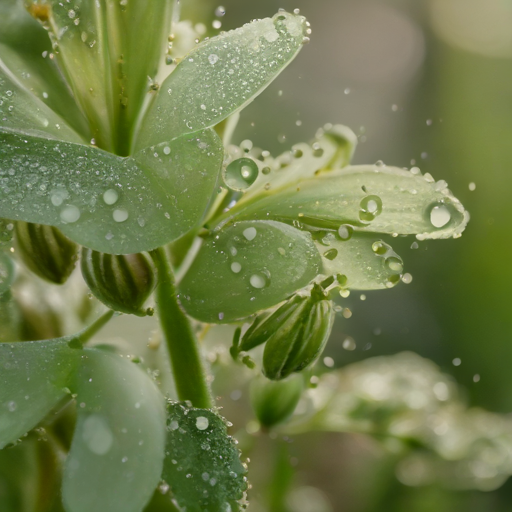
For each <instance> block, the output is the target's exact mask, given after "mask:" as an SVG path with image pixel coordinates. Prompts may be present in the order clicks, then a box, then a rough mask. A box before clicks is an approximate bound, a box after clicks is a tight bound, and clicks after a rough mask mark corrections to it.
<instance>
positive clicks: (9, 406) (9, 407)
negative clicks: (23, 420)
mask: <svg viewBox="0 0 512 512" xmlns="http://www.w3.org/2000/svg"><path fill="white" fill-rule="evenodd" d="M17 407H18V405H17V404H16V402H15V401H14V400H11V401H10V402H7V410H8V411H9V412H14V411H15V410H16V409H17Z"/></svg>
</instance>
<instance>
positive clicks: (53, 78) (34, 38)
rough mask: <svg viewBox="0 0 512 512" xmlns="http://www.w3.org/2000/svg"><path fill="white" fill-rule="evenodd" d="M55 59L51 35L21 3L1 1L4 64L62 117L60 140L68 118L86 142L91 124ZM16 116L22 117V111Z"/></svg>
mask: <svg viewBox="0 0 512 512" xmlns="http://www.w3.org/2000/svg"><path fill="white" fill-rule="evenodd" d="M51 57H52V47H51V44H50V39H49V38H48V33H47V32H46V30H44V29H43V28H42V27H41V26H40V24H39V23H38V22H37V21H36V20H35V19H34V18H33V17H32V16H30V14H29V13H28V12H27V10H26V9H25V8H24V7H23V3H22V2H21V1H19V0H3V1H2V2H0V59H1V60H2V61H3V65H4V66H5V67H7V68H8V69H9V71H10V73H12V75H14V77H16V79H17V83H18V85H21V86H22V87H23V88H24V89H25V90H26V91H29V92H31V93H32V94H34V95H35V96H37V98H38V99H39V100H40V101H42V102H43V103H45V104H46V105H47V106H48V107H50V108H51V109H52V110H53V111H54V112H55V113H56V114H57V115H58V116H60V118H61V120H60V121H55V123H59V124H60V125H61V131H60V132H59V138H61V139H65V138H66V133H65V132H64V131H63V130H64V126H63V124H64V122H63V121H62V119H66V121H67V122H68V123H69V124H70V125H71V126H72V127H73V128H74V129H75V130H76V131H77V132H79V133H81V134H83V136H84V137H85V139H86V140H90V138H91V135H90V134H89V128H88V126H87V121H86V120H85V118H84V116H83V114H82V113H81V112H80V110H79V108H78V106H77V105H76V103H75V100H74V98H73V96H72V94H71V91H70V89H69V86H68V85H67V83H66V81H65V80H64V78H63V76H62V74H61V72H60V70H59V69H58V67H57V64H56V61H55V59H54V58H51ZM36 103H37V102H36ZM37 104H38V105H39V103H37ZM14 115H15V116H17V115H19V112H16V113H15V114H14ZM55 123H54V124H55ZM0 125H2V123H0ZM75 137H76V135H75ZM68 140H76V139H75V138H72V139H68Z"/></svg>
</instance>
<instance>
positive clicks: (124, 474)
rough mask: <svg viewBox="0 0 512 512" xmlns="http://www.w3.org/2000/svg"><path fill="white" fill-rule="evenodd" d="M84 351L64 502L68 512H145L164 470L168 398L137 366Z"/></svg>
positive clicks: (99, 353) (67, 462)
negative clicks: (165, 399) (94, 511)
mask: <svg viewBox="0 0 512 512" xmlns="http://www.w3.org/2000/svg"><path fill="white" fill-rule="evenodd" d="M82 354H83V356H84V357H83V358H82V364H81V367H80V370H79V372H78V375H77V378H76V392H77V394H78V396H77V402H78V404H79V406H78V422H77V425H76V428H75V434H74V436H73V443H72V445H71V451H70V452H69V455H68V458H67V460H66V465H65V468H64V476H63V483H62V495H63V502H64V504H65V506H66V510H67V511H68V512H91V511H92V510H98V511H99V510H101V512H140V511H141V510H142V509H143V507H144V505H145V504H146V503H147V502H148V501H149V499H150V498H151V495H152V494H153V491H154V489H155V487H156V486H157V484H158V481H159V479H160V475H161V471H162V463H163V457H164V446H165V402H164V398H163V396H162V394H161V393H160V391H159V390H158V388H157V387H156V385H155V384H154V382H153V381H152V380H151V379H150V378H149V377H148V375H147V374H145V373H144V372H143V371H142V370H141V369H140V368H138V367H137V366H136V365H135V364H133V363H131V362H129V361H126V360H123V359H121V358H120V357H119V356H118V355H115V354H111V353H107V352H102V351H101V350H97V349H86V350H84V351H83V352H82Z"/></svg>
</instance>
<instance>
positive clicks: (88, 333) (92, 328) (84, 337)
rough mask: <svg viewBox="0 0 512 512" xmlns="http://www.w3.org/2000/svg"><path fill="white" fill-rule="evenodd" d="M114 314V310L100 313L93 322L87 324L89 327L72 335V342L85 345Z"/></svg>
mask: <svg viewBox="0 0 512 512" xmlns="http://www.w3.org/2000/svg"><path fill="white" fill-rule="evenodd" d="M114 314H115V311H112V310H109V311H107V312H106V313H104V314H103V315H101V316H100V317H99V318H98V319H97V320H96V321H95V322H93V323H92V324H91V325H89V327H86V328H85V329H84V330H83V331H81V332H80V333H78V334H77V335H76V336H74V337H73V338H74V339H73V342H74V344H78V345H85V344H86V343H87V342H88V341H89V340H90V339H91V338H92V337H93V336H94V335H95V334H96V333H97V332H98V331H99V330H100V329H102V328H103V326H105V325H106V324H107V323H108V322H109V320H110V319H111V318H112V317H113V316H114Z"/></svg>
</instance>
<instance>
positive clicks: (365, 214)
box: [359, 196, 382, 222]
mask: <svg viewBox="0 0 512 512" xmlns="http://www.w3.org/2000/svg"><path fill="white" fill-rule="evenodd" d="M359 208H360V210H359V218H360V219H361V220H362V221H365V222H371V221H372V220H373V219H375V217H377V215H380V214H381V213H382V200H381V199H380V197H379V196H366V197H364V198H363V199H362V200H361V203H360V204H359Z"/></svg>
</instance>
